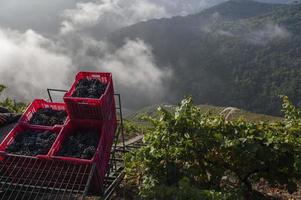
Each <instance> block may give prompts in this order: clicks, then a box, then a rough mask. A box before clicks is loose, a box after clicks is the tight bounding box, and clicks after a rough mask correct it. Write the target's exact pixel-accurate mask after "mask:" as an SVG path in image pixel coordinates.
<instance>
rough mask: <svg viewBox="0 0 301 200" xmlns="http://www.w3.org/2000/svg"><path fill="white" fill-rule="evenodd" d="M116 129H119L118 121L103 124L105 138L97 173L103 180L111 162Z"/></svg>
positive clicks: (113, 120)
mask: <svg viewBox="0 0 301 200" xmlns="http://www.w3.org/2000/svg"><path fill="white" fill-rule="evenodd" d="M116 129H117V121H116V119H112V120H110V121H105V122H104V123H103V128H102V131H103V135H104V136H105V137H104V139H103V140H102V141H101V142H102V144H101V148H100V151H99V156H100V159H99V160H97V162H99V163H98V166H99V170H97V171H98V172H99V176H100V177H101V178H102V180H103V178H104V177H105V174H106V172H107V169H108V166H109V160H110V155H111V150H112V145H113V142H114V138H115V133H116Z"/></svg>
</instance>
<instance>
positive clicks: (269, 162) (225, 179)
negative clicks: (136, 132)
mask: <svg viewBox="0 0 301 200" xmlns="http://www.w3.org/2000/svg"><path fill="white" fill-rule="evenodd" d="M283 111H284V113H285V119H286V120H285V121H283V122H282V121H279V122H246V121H244V120H242V119H240V120H233V121H226V120H225V119H224V118H223V117H222V116H214V115H211V114H203V112H201V111H200V109H199V108H198V107H197V106H195V105H193V103H192V99H191V98H186V99H184V100H183V101H182V102H181V104H180V105H179V106H178V107H177V108H176V112H174V113H171V112H169V111H167V110H165V109H163V108H160V109H159V112H160V118H159V119H157V118H149V121H150V122H151V123H152V124H153V126H154V129H153V130H152V131H149V132H148V133H147V134H145V137H144V142H145V144H146V146H145V147H142V148H141V149H139V150H137V151H136V152H134V153H130V154H128V155H127V157H126V169H127V177H128V179H129V180H131V181H132V182H134V183H136V184H137V185H138V186H139V191H140V195H141V197H142V198H145V199H200V198H198V197H200V196H201V197H203V198H201V199H240V198H248V199H250V198H251V199H260V198H262V195H261V194H259V193H258V192H255V191H253V190H252V183H254V182H256V181H258V180H259V179H265V180H266V181H268V182H269V183H270V184H272V185H274V186H284V187H286V189H287V190H288V191H289V192H290V193H292V192H295V191H296V188H297V187H296V180H298V179H300V178H301V155H300V152H301V126H300V124H298V123H296V122H297V121H298V122H299V121H300V115H299V114H300V112H299V111H298V109H297V108H295V107H294V106H293V105H292V104H291V103H290V102H289V101H288V99H287V98H286V97H284V103H283Z"/></svg>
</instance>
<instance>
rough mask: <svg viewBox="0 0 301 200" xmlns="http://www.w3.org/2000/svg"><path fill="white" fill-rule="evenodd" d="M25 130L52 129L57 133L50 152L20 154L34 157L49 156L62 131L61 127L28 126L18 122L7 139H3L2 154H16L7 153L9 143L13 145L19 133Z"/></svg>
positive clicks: (0, 147)
mask: <svg viewBox="0 0 301 200" xmlns="http://www.w3.org/2000/svg"><path fill="white" fill-rule="evenodd" d="M24 130H33V131H52V132H54V133H56V134H57V137H56V139H55V141H54V143H53V144H52V146H51V148H50V149H49V151H48V153H47V154H46V155H37V156H25V155H24V156H23V155H18V156H21V157H34V158H49V153H50V152H51V150H52V148H53V147H54V145H55V143H56V141H57V140H58V138H59V133H60V131H61V127H52V128H49V127H39V128H37V127H32V126H28V125H27V124H17V125H16V126H15V127H14V128H13V129H12V130H11V131H10V132H9V134H8V135H7V136H6V137H5V139H4V140H3V142H2V143H1V145H0V154H2V155H7V156H10V155H15V154H12V153H7V152H6V149H7V147H8V146H9V145H11V144H12V143H13V142H14V139H15V138H16V136H17V135H18V134H20V133H21V132H22V131H24Z"/></svg>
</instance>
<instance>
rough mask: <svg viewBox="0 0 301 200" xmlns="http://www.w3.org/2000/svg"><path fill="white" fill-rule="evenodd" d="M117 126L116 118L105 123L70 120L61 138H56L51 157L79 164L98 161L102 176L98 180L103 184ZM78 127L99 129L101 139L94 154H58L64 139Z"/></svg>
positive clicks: (99, 175)
mask: <svg viewBox="0 0 301 200" xmlns="http://www.w3.org/2000/svg"><path fill="white" fill-rule="evenodd" d="M116 126H117V122H116V119H114V120H113V119H112V120H110V121H104V122H103V124H100V121H97V120H70V121H68V122H67V124H66V125H65V126H64V128H63V129H62V131H61V134H60V135H59V138H58V139H57V140H56V143H55V144H54V147H53V149H52V151H51V152H50V158H52V159H58V160H63V161H67V162H72V163H77V164H87V163H89V164H92V163H96V172H97V173H98V177H99V178H100V180H97V181H100V183H101V184H102V183H103V180H104V176H105V173H106V170H107V167H108V163H109V158H110V153H111V147H112V144H113V140H114V136H115V131H116ZM76 129H84V130H91V129H92V130H95V129H96V130H97V131H99V134H100V139H99V143H98V147H97V149H96V152H95V154H94V156H93V157H92V158H91V159H81V158H75V157H64V156H56V155H57V153H58V152H59V151H60V150H61V148H62V145H63V143H64V140H65V139H66V138H67V137H68V136H69V135H71V134H72V133H74V131H75V130H76Z"/></svg>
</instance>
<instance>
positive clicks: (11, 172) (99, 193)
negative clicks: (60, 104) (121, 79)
mask: <svg viewBox="0 0 301 200" xmlns="http://www.w3.org/2000/svg"><path fill="white" fill-rule="evenodd" d="M47 92H48V95H49V100H50V101H52V100H53V99H52V96H51V92H66V90H58V89H47ZM115 102H116V112H117V116H118V117H117V121H118V127H117V130H116V134H115V139H114V143H113V146H112V150H111V155H110V161H109V168H108V171H107V173H106V176H105V179H104V183H103V185H102V186H101V189H100V190H99V188H98V187H96V188H98V189H96V191H95V189H93V188H94V186H93V185H91V182H92V180H94V181H95V179H96V182H97V181H98V180H100V179H99V177H98V175H97V173H96V170H95V165H96V164H95V163H94V164H92V165H91V164H89V165H88V164H73V163H68V162H62V161H58V160H44V159H36V158H32V157H24V156H11V157H5V156H3V157H2V160H1V161H0V200H2V199H3V200H10V199H11V200H13V199H16V200H19V199H43V200H44V199H45V200H46V199H51V200H54V199H86V198H88V199H103V200H108V199H110V198H111V196H112V194H113V193H114V192H115V191H116V189H117V188H118V186H119V185H120V183H121V182H122V180H123V178H124V175H125V172H124V161H123V155H124V154H125V153H126V152H129V151H131V150H133V149H135V148H139V147H140V146H141V144H142V136H137V137H135V138H133V139H131V140H129V141H127V142H126V141H125V139H124V127H123V116H122V105H121V96H120V94H115ZM0 158H1V155H0ZM98 182H99V181H98ZM91 188H92V190H91Z"/></svg>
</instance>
